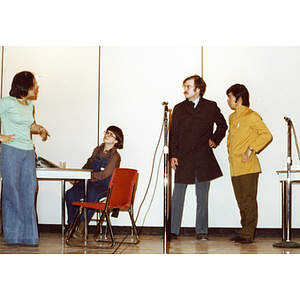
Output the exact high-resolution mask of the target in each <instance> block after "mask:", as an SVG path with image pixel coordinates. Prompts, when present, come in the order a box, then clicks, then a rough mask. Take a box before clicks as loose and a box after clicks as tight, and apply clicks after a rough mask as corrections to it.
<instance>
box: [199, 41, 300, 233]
mask: <svg viewBox="0 0 300 300" xmlns="http://www.w3.org/2000/svg"><path fill="white" fill-rule="evenodd" d="M299 67H300V48H299V47H204V79H205V81H206V83H207V85H208V89H207V93H206V96H207V97H208V98H211V99H215V100H217V101H218V103H219V106H220V107H221V109H222V111H223V114H224V115H225V117H226V119H227V120H228V116H229V114H230V113H232V111H231V110H230V109H229V107H228V105H227V102H226V99H227V97H226V94H225V92H226V90H227V89H228V88H229V87H230V86H231V85H232V84H235V83H242V84H245V85H246V86H247V88H248V89H249V92H250V107H251V108H252V109H254V110H255V111H257V112H258V113H259V114H260V115H261V116H262V118H263V120H264V121H265V123H266V124H267V126H268V127H269V129H270V131H271V132H272V134H273V142H272V143H271V144H270V145H269V146H268V147H267V148H266V149H265V150H264V151H263V152H262V153H261V154H259V159H260V163H261V166H262V170H263V173H262V175H261V176H260V181H259V194H258V203H259V222H258V227H261V228H274V227H275V228H279V227H281V198H280V185H279V182H278V178H277V175H276V170H280V169H284V168H286V130H287V125H286V122H285V121H284V119H283V117H284V116H288V117H290V118H291V119H292V120H293V122H294V126H295V128H296V131H297V130H298V135H299V134H300V121H299V100H298V98H299V95H300V87H299V80H300V68H299ZM294 145H295V143H294V141H293V158H294V164H295V165H296V164H298V165H299V164H300V163H299V160H298V157H297V153H296V149H295V147H294ZM216 152H217V156H218V159H219V162H220V163H221V165H222V169H223V171H224V177H223V178H222V179H221V180H218V181H216V182H215V183H214V186H213V187H212V190H211V201H210V225H211V226H218V227H221V226H222V227H223V226H233V227H236V226H238V225H239V215H238V210H237V207H236V203H235V198H234V195H233V192H232V188H231V183H230V177H229V166H228V162H227V153H226V143H225V142H223V144H222V145H221V147H220V148H219V149H218V150H217V151H216ZM214 187H215V188H214ZM298 189H299V187H297V186H295V188H294V193H293V202H294V203H293V217H292V221H293V227H297V228H298V227H299V226H300V219H299V215H300V202H299V195H298V193H299V190H298ZM220 191H222V192H220Z"/></svg>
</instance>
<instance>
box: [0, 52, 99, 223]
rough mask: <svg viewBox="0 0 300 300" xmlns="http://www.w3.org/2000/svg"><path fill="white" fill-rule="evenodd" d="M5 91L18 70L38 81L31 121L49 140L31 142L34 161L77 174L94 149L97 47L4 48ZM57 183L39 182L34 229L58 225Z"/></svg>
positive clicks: (96, 115) (96, 107) (96, 124)
mask: <svg viewBox="0 0 300 300" xmlns="http://www.w3.org/2000/svg"><path fill="white" fill-rule="evenodd" d="M4 49H5V50H4V89H3V96H5V95H8V92H9V90H10V85H11V80H12V78H13V76H14V75H15V74H16V73H17V72H19V71H23V70H29V71H31V72H33V73H34V74H36V75H40V76H41V77H40V80H39V81H38V84H39V94H38V99H37V101H35V102H34V105H35V108H36V121H37V123H38V124H42V125H43V126H44V127H45V128H46V129H47V130H48V131H49V133H50V135H51V137H50V138H49V139H48V141H46V142H42V141H41V139H40V137H39V136H34V137H33V139H34V143H35V147H36V153H37V155H40V156H42V157H45V158H47V159H49V160H50V161H53V162H54V163H56V164H58V163H59V162H64V161H65V162H66V163H67V167H70V168H81V167H82V166H83V165H84V163H85V162H86V159H87V158H88V157H89V156H90V155H91V153H92V150H93V148H94V147H95V146H96V144H97V134H98V128H97V127H98V114H97V111H98V68H99V63H98V57H99V48H98V47H5V48H4ZM60 199H61V196H60V183H59V182H40V184H39V194H38V201H37V207H38V217H39V223H44V224H53V223H54V224H55V223H60V220H61V213H60V212H61V204H60V203H61V200H60Z"/></svg>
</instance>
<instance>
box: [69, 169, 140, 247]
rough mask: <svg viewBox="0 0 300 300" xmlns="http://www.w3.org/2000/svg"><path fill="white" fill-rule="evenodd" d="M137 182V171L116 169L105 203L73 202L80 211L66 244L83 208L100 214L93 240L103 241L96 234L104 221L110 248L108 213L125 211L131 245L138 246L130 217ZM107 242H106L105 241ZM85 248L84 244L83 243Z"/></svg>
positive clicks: (137, 239)
mask: <svg viewBox="0 0 300 300" xmlns="http://www.w3.org/2000/svg"><path fill="white" fill-rule="evenodd" d="M136 181H137V170H134V169H125V168H117V169H115V170H114V172H113V174H112V177H111V179H110V182H109V185H108V192H107V197H106V201H105V202H73V203H72V204H73V205H75V206H79V207H80V209H79V211H78V214H77V216H76V218H75V220H74V222H73V223H72V225H71V229H70V233H69V235H68V237H67V240H66V243H67V245H70V240H71V238H72V236H73V233H74V231H75V227H76V224H77V221H78V219H79V217H80V216H81V214H82V213H83V208H90V209H95V210H98V211H100V212H101V217H100V220H99V222H98V226H97V228H96V231H95V233H94V240H95V241H96V242H98V243H100V242H103V241H105V240H102V239H99V238H98V232H99V230H100V227H101V225H102V223H103V222H104V220H106V225H107V227H108V231H109V234H110V237H111V246H110V247H109V248H112V247H113V246H114V245H115V238H114V234H113V229H112V226H111V221H110V212H111V211H112V209H115V208H116V209H119V210H120V212H121V211H124V210H126V211H127V212H128V213H129V217H130V220H131V225H132V235H133V233H134V235H135V240H136V241H135V242H131V244H138V243H139V242H140V239H139V236H138V233H137V229H136V226H135V222H134V219H133V215H132V209H131V208H132V202H133V198H134V190H135V186H136ZM106 242H107V241H106ZM85 246H87V245H86V243H85Z"/></svg>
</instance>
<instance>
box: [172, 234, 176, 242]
mask: <svg viewBox="0 0 300 300" xmlns="http://www.w3.org/2000/svg"><path fill="white" fill-rule="evenodd" d="M173 240H177V234H175V233H171V241H173Z"/></svg>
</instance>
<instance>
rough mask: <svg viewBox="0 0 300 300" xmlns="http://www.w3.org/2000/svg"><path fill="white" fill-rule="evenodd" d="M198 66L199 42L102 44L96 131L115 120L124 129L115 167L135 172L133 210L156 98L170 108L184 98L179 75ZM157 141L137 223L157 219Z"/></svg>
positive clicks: (150, 150) (148, 154)
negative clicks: (196, 44) (119, 159)
mask: <svg viewBox="0 0 300 300" xmlns="http://www.w3.org/2000/svg"><path fill="white" fill-rule="evenodd" d="M200 70H201V47H103V51H102V82H101V103H102V104H101V126H102V128H101V130H100V132H102V131H103V130H104V129H105V128H106V127H107V126H108V125H110V124H116V125H118V126H120V127H121V128H122V130H123V131H124V135H125V146H124V149H123V150H121V151H120V154H121V156H122V163H121V166H122V167H131V168H136V169H137V170H138V171H139V182H138V188H137V193H136V197H135V212H137V209H138V207H139V205H140V204H141V202H142V200H143V197H144V193H145V191H146V188H147V185H148V181H149V179H150V172H151V166H152V159H153V155H154V151H155V148H156V145H157V142H158V140H159V134H160V131H161V127H162V123H163V116H164V115H163V112H164V107H163V106H162V105H161V103H162V102H163V101H167V102H169V107H170V108H173V106H174V105H175V104H176V103H177V102H179V101H182V100H184V97H183V93H182V92H183V90H182V81H183V79H184V78H186V77H187V76H189V75H190V74H196V73H197V74H199V72H200ZM162 145H163V139H162V138H161V140H160V146H159V150H158V156H157V157H156V163H155V168H154V175H153V181H152V184H151V186H150V188H149V193H148V196H147V198H146V199H145V202H144V204H143V207H142V209H141V214H140V217H139V219H138V222H137V224H138V225H141V224H144V225H145V226H162V224H163V223H162V221H163V210H162V209H163V160H162V162H161V165H160V169H159V170H160V172H159V174H158V175H157V170H158V167H157V166H158V163H159V158H160V157H161V153H162ZM157 176H158V182H157V188H156V189H155V182H156V178H157ZM154 191H155V194H154ZM153 194H154V197H153V201H151V200H152V195H153ZM151 202H152V204H151ZM187 202H188V204H187V209H189V206H190V205H192V206H193V205H194V203H193V201H192V202H190V203H189V201H187ZM150 204H151V206H150ZM149 207H150V209H149V213H148V214H147V217H146V219H145V218H144V217H145V213H146V211H147V209H148V208H149ZM193 215H194V213H193ZM125 217H127V216H125ZM125 219H126V218H119V219H118V220H116V221H115V223H122V222H123V223H124V222H125ZM126 220H127V219H126ZM184 223H185V224H186V221H184ZM187 225H188V224H187Z"/></svg>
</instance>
